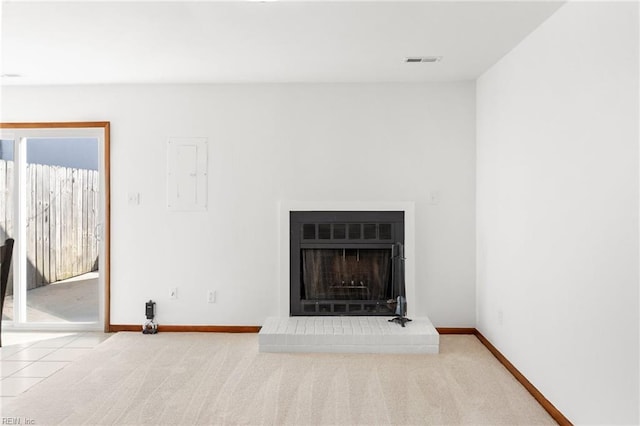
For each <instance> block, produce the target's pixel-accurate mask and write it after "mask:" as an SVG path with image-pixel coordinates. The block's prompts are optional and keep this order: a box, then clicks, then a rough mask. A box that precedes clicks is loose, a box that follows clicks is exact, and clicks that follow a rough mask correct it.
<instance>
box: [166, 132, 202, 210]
mask: <svg viewBox="0 0 640 426" xmlns="http://www.w3.org/2000/svg"><path fill="white" fill-rule="evenodd" d="M207 164H208V161H207V138H171V139H169V141H168V142H167V208H168V209H169V210H175V211H202V210H206V209H207V180H208V177H207Z"/></svg>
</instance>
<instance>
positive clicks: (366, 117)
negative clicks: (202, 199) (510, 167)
mask: <svg viewBox="0 0 640 426" xmlns="http://www.w3.org/2000/svg"><path fill="white" fill-rule="evenodd" d="M474 95H475V87H474V83H473V82H461V83H447V84H434V85H419V84H407V85H402V84H388V85H384V84H382V85H357V84H344V85H328V84H327V85H304V84H292V85H184V86H177V85H176V86H151V85H149V86H141V85H131V86H127V85H122V86H86V87H85V86H82V87H5V88H4V90H3V93H2V107H3V109H2V121H79V120H108V121H111V124H112V127H111V129H112V133H111V136H112V146H111V164H112V200H111V203H112V252H111V255H112V262H111V263H112V281H111V287H112V292H111V301H112V309H111V318H112V323H114V324H137V323H140V322H141V321H142V320H143V319H144V316H143V314H144V312H143V304H144V302H145V301H146V300H148V299H154V300H156V301H157V303H158V306H157V314H158V320H159V322H160V323H161V324H236V325H259V324H261V323H262V322H263V320H264V319H265V318H266V317H267V316H270V315H277V313H278V300H279V297H278V291H279V283H278V282H277V277H278V270H279V263H278V244H279V234H278V221H279V216H278V202H279V201H281V200H292V201H299V202H305V201H313V202H317V201H335V202H341V201H349V202H353V201H362V202H370V201H377V202H385V201H393V202H397V201H406V202H415V215H416V234H417V235H416V240H415V243H416V252H415V253H414V254H408V255H410V256H415V260H416V261H415V265H416V268H415V271H416V294H417V300H415V301H413V303H414V306H415V307H416V311H415V312H416V314H417V315H426V314H428V315H429V317H430V318H431V319H432V321H433V322H434V324H435V325H436V326H451V327H454V326H473V325H474V322H475V317H474V309H475V284H474V281H475V251H474V241H475V222H474V217H475V212H474V209H475V199H474V192H475V166H474V162H475V151H474V139H475V96H474ZM175 136H178V137H179V136H197V137H200V136H204V137H207V138H209V151H210V152H209V154H210V159H209V169H210V181H209V183H210V186H209V206H210V208H209V210H208V211H207V212H205V213H178V212H169V211H167V208H166V202H165V183H166V170H165V165H166V154H165V149H166V146H165V145H166V141H167V139H168V138H169V137H175ZM432 190H437V191H439V193H440V198H441V200H440V203H439V204H437V205H430V204H428V202H427V199H428V195H429V193H430V191H432ZM130 192H139V193H140V194H141V204H140V205H139V206H130V205H128V202H127V194H128V193H130ZM174 286H175V287H178V299H177V300H169V297H168V296H169V289H170V287H174ZM207 289H215V290H217V303H215V304H207V303H206V291H207ZM410 303H411V302H410Z"/></svg>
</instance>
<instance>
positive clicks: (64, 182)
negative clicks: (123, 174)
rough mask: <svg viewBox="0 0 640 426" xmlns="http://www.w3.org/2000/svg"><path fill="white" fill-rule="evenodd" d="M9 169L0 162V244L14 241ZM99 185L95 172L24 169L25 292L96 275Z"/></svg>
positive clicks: (10, 166) (10, 165)
mask: <svg viewBox="0 0 640 426" xmlns="http://www.w3.org/2000/svg"><path fill="white" fill-rule="evenodd" d="M13 169H14V164H13V161H4V160H0V191H1V192H0V241H4V239H5V238H7V237H12V238H15V236H14V235H15V220H14V219H15V218H14V205H15V204H14V203H15V200H16V196H15V194H14V188H13V181H14V175H13ZM99 183H100V179H99V174H98V171H97V170H85V169H73V168H67V167H59V166H46V165H42V164H27V170H26V186H27V200H26V205H27V206H26V207H27V213H26V217H27V233H26V236H27V289H32V288H36V287H41V286H43V285H46V284H49V283H52V282H56V281H60V280H64V279H67V278H71V277H75V276H77V275H82V274H84V273H87V272H90V271H95V270H97V269H98V240H97V238H96V226H97V225H98V223H99V218H98V212H99V209H98V205H99V204H98V203H99V197H100V188H99ZM12 287H13V286H11V288H12ZM7 293H8V294H11V291H10V290H9V289H8V290H7Z"/></svg>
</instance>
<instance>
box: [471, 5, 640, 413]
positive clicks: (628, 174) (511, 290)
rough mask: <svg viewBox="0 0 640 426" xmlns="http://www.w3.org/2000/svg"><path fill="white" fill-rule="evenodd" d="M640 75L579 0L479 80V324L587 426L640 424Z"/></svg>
mask: <svg viewBox="0 0 640 426" xmlns="http://www.w3.org/2000/svg"><path fill="white" fill-rule="evenodd" d="M638 71H639V70H638V5H637V4H633V3H625V4H614V3H583V2H579V3H569V4H567V5H565V6H563V7H562V8H561V9H560V10H559V11H558V12H556V14H555V15H553V16H551V18H549V19H548V20H547V21H546V22H545V23H544V24H542V25H541V26H540V27H539V28H538V29H537V30H536V31H534V32H533V33H532V34H531V35H530V36H529V37H528V38H527V39H525V40H524V41H523V42H522V43H521V44H520V45H518V46H517V47H516V48H515V49H514V50H513V51H511V52H510V53H509V54H508V55H507V56H506V57H504V58H503V59H502V60H501V61H500V62H498V63H497V64H496V65H494V66H493V67H492V68H491V69H490V70H489V71H488V72H486V73H485V74H484V75H483V76H482V77H481V78H480V79H479V80H478V82H477V194H476V196H477V328H478V329H479V330H480V332H481V333H483V334H484V335H485V336H486V337H487V338H488V339H489V340H490V341H491V342H492V343H493V344H494V345H495V346H496V347H497V348H498V349H499V350H500V351H501V352H502V353H503V354H504V355H505V356H506V357H507V358H508V359H509V360H510V361H511V362H513V364H514V365H515V366H516V367H517V368H518V369H519V370H520V371H521V372H522V373H523V374H524V375H525V376H526V377H527V378H528V379H529V380H530V381H531V382H532V383H533V384H534V385H535V386H536V387H537V388H538V389H539V390H540V391H541V392H542V393H543V394H544V395H545V396H546V397H547V398H548V399H549V400H550V401H551V402H552V403H554V405H555V406H556V407H557V408H558V409H559V410H560V411H561V412H562V413H564V414H565V415H566V416H567V417H568V418H569V419H570V420H571V421H572V422H574V423H576V424H588V423H591V424H593V423H595V424H613V423H625V424H637V423H638V422H639V420H640V419H639V416H638V359H639V352H638V332H639V330H638V322H639V316H638V267H639V264H638V136H639V133H638Z"/></svg>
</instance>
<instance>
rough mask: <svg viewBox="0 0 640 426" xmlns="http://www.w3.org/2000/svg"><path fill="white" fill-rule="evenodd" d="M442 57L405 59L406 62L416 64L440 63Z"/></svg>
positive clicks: (411, 57)
mask: <svg viewBox="0 0 640 426" xmlns="http://www.w3.org/2000/svg"><path fill="white" fill-rule="evenodd" d="M441 59H442V56H409V57H407V58H404V61H405V62H408V63H411V64H415V63H419V62H440V60H441Z"/></svg>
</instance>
